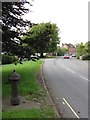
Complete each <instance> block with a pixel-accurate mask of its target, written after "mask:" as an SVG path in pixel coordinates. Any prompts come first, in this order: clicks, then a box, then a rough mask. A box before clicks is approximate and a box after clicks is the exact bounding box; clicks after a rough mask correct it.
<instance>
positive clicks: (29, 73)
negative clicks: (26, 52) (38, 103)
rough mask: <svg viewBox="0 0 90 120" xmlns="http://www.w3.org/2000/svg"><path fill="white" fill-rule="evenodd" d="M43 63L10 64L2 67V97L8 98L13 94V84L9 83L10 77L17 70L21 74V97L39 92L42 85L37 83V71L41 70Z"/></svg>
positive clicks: (19, 86) (19, 88)
mask: <svg viewBox="0 0 90 120" xmlns="http://www.w3.org/2000/svg"><path fill="white" fill-rule="evenodd" d="M41 63H42V61H40V60H39V61H37V62H33V61H28V62H23V64H18V65H16V66H15V65H14V64H9V65H3V66H2V96H3V98H4V97H7V96H10V94H11V84H7V83H8V76H9V75H10V74H11V73H12V71H13V70H14V69H15V70H16V72H17V73H18V74H20V80H19V84H18V90H19V94H20V95H24V96H26V95H28V94H29V93H32V94H34V93H35V92H39V90H40V85H39V84H37V83H36V81H35V75H36V72H37V70H38V69H39V68H40V65H41Z"/></svg>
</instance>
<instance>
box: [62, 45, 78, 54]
mask: <svg viewBox="0 0 90 120" xmlns="http://www.w3.org/2000/svg"><path fill="white" fill-rule="evenodd" d="M62 48H67V49H68V51H67V53H68V54H69V55H73V54H76V48H75V46H74V45H72V44H66V43H65V44H63V43H62Z"/></svg>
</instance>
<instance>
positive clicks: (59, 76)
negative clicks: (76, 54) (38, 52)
mask: <svg viewBox="0 0 90 120" xmlns="http://www.w3.org/2000/svg"><path fill="white" fill-rule="evenodd" d="M42 73H43V78H44V79H45V82H46V84H47V86H48V89H49V92H50V94H52V97H53V99H54V101H55V104H56V106H57V108H58V111H59V114H60V115H61V117H63V118H78V119H79V118H88V83H89V80H88V61H80V60H76V59H75V58H70V59H63V58H62V57H58V58H56V59H55V58H54V59H44V64H43V67H42Z"/></svg>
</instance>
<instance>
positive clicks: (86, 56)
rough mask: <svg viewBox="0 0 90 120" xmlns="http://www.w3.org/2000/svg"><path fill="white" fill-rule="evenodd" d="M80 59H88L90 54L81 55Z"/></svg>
mask: <svg viewBox="0 0 90 120" xmlns="http://www.w3.org/2000/svg"><path fill="white" fill-rule="evenodd" d="M82 60H90V54H89V55H88V54H87V55H83V56H82Z"/></svg>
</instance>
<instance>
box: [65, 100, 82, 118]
mask: <svg viewBox="0 0 90 120" xmlns="http://www.w3.org/2000/svg"><path fill="white" fill-rule="evenodd" d="M63 100H64V102H65V103H66V104H67V106H68V107H69V108H70V110H71V111H72V112H73V113H74V115H75V116H76V118H78V119H80V117H79V116H78V115H77V113H76V112H75V111H74V110H73V108H72V107H71V106H70V104H69V103H68V102H67V101H66V100H65V98H63Z"/></svg>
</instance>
